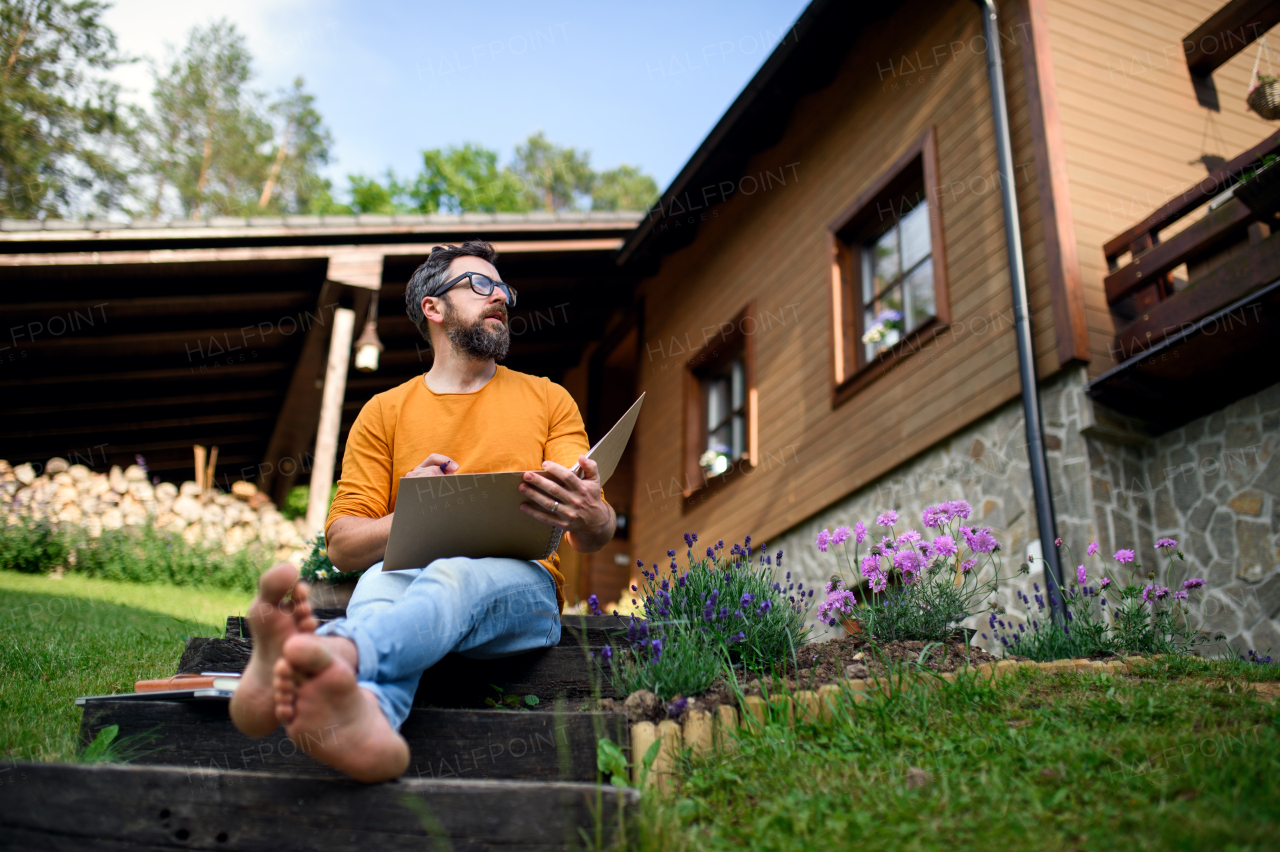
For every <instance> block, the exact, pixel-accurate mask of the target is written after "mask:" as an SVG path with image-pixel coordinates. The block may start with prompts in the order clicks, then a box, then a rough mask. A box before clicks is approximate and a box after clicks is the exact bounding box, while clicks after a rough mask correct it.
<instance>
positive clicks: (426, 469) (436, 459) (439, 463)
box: [405, 453, 458, 476]
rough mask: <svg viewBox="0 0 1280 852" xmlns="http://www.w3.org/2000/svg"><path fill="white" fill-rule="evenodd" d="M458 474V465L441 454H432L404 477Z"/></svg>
mask: <svg viewBox="0 0 1280 852" xmlns="http://www.w3.org/2000/svg"><path fill="white" fill-rule="evenodd" d="M457 472H458V463H457V462H456V461H454V460H453V459H451V458H449V457H448V456H446V455H442V454H441V453H432V454H431V455H429V456H427V457H426V459H425V460H423V462H422V464H420V465H418V466H417V467H415V468H414V469H413V470H411V471H409V472H408V473H406V474H405V476H445V475H447V474H450V473H457Z"/></svg>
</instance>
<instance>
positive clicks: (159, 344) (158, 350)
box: [15, 321, 312, 369]
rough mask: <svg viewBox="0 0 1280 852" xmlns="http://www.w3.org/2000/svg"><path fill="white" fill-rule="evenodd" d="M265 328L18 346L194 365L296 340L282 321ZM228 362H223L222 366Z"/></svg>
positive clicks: (20, 343)
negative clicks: (176, 359) (175, 358)
mask: <svg viewBox="0 0 1280 852" xmlns="http://www.w3.org/2000/svg"><path fill="white" fill-rule="evenodd" d="M268 325H269V326H270V327H269V328H268V329H266V330H263V329H262V328H260V327H259V326H257V325H253V324H250V325H245V326H241V327H239V328H193V329H190V330H187V331H147V332H139V333H136V334H111V335H101V336H85V337H51V338H48V339H45V338H43V337H41V338H37V339H36V340H35V341H34V342H28V341H23V340H21V339H19V340H18V341H17V343H16V344H15V345H16V346H24V345H25V346H30V347H32V348H34V349H39V350H40V352H41V353H42V354H44V355H50V354H52V355H55V356H63V357H91V358H98V359H100V358H102V356H103V353H105V352H110V353H111V354H112V355H114V356H128V355H186V356H187V358H188V360H189V361H190V362H191V364H192V367H193V368H195V367H198V366H199V363H200V362H201V361H204V360H208V359H210V358H213V359H217V358H219V357H223V356H227V355H230V354H231V353H234V352H241V351H248V350H252V349H258V348H265V349H279V348H281V347H285V346H289V345H290V344H292V343H293V339H294V338H293V334H296V333H297V330H298V329H299V327H303V328H305V327H309V326H310V325H312V323H311V322H310V321H307V322H306V323H305V325H303V324H301V323H300V324H298V325H295V326H294V330H293V332H292V333H286V332H285V331H284V329H283V328H282V327H281V326H280V324H279V323H274V322H273V323H269V324H268ZM222 366H224V365H219V369H221V368H222Z"/></svg>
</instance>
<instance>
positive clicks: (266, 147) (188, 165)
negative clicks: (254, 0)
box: [143, 20, 330, 218]
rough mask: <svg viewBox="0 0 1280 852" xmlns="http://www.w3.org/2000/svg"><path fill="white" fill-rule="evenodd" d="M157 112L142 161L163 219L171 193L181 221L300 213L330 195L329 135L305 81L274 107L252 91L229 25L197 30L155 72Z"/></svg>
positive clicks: (243, 53)
mask: <svg viewBox="0 0 1280 852" xmlns="http://www.w3.org/2000/svg"><path fill="white" fill-rule="evenodd" d="M153 76H154V78H155V89H154V91H153V92H152V97H153V99H154V102H155V111H154V115H152V116H151V117H150V118H149V119H148V121H147V130H148V134H147V135H148V139H149V144H148V145H147V146H146V148H145V149H144V153H143V157H144V160H145V161H146V162H147V165H148V166H149V167H150V170H151V173H152V176H153V179H154V181H155V187H154V192H153V195H152V199H151V203H150V212H151V215H152V216H159V215H160V213H161V211H162V210H163V209H164V207H165V206H166V204H165V199H166V196H167V195H169V194H173V195H176V196H177V200H178V204H179V206H180V207H181V209H182V212H183V214H184V215H186V216H188V217H190V218H198V217H200V216H202V215H222V216H246V215H252V214H255V213H261V212H263V211H264V210H265V209H269V210H271V211H273V212H303V211H308V210H311V209H314V207H315V206H316V205H317V204H318V203H325V202H324V195H325V193H327V192H328V191H329V187H328V185H327V184H326V182H325V181H324V180H323V179H321V178H320V177H319V175H318V174H317V173H316V169H317V168H319V167H320V166H322V165H324V164H325V163H327V162H328V159H329V144H330V138H329V133H328V131H327V130H326V129H325V128H324V126H323V124H322V122H321V118H320V115H319V113H318V112H317V111H316V109H315V107H314V101H315V99H314V97H313V96H312V95H309V94H307V93H306V92H305V91H304V89H303V81H302V79H301V78H299V79H298V80H296V81H295V83H294V86H293V88H292V89H291V90H288V91H286V92H284V93H283V94H282V96H281V98H280V99H279V100H277V101H276V102H275V103H271V104H268V103H266V99H265V97H264V96H263V95H262V94H260V93H258V92H254V91H252V90H250V89H249V81H250V79H251V78H252V76H253V70H252V58H251V57H250V55H249V51H248V48H247V46H246V45H245V39H244V36H243V35H241V34H240V33H239V32H238V31H237V30H236V28H235V25H233V24H230V23H228V22H227V21H226V20H222V21H218V22H216V23H213V24H210V25H209V26H207V27H195V28H193V29H192V30H191V34H190V36H189V38H188V42H187V45H186V47H185V48H184V49H183V51H182V53H181V54H180V55H175V56H173V57H172V58H171V60H170V63H169V67H168V69H167V70H165V71H163V72H161V71H160V70H154V71H153Z"/></svg>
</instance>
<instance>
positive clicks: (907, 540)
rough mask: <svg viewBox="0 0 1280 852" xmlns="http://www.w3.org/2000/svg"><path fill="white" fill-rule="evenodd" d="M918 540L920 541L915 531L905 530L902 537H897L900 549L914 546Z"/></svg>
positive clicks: (918, 534)
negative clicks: (910, 545) (909, 545)
mask: <svg viewBox="0 0 1280 852" xmlns="http://www.w3.org/2000/svg"><path fill="white" fill-rule="evenodd" d="M919 540H920V533H918V532H916V531H915V530H907V531H906V532H904V533H903V534H902V535H900V536H898V547H902V546H904V545H908V544H914V543H915V542H917V541H919Z"/></svg>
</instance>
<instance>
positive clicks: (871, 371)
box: [831, 317, 943, 408]
mask: <svg viewBox="0 0 1280 852" xmlns="http://www.w3.org/2000/svg"><path fill="white" fill-rule="evenodd" d="M942 325H943V324H942V322H941V320H939V318H938V317H933V318H931V319H929V320H926V321H925V322H923V323H921V325H920V326H919V327H918V328H917V329H916V330H915V331H913V332H911V333H910V334H908V335H907V336H906V337H904V338H903V339H902V340H900V341H898V342H897V343H895V344H894V345H893V347H892V348H891V349H886V350H885V351H884V352H881V353H880V354H879V355H877V356H876V357H875V359H873V360H872V361H870V362H868V363H866V364H864V365H863V366H861V367H859V368H858V371H857V372H855V373H854V374H853V375H851V376H849V378H847V379H845V380H844V381H843V382H841V383H840V384H839V385H836V386H835V387H834V388H833V389H832V392H831V407H832V408H837V407H839V406H840V405H843V404H844V403H845V402H847V401H849V400H850V399H852V398H853V397H854V396H856V395H857V394H859V393H860V392H861V391H862V390H863V389H865V388H866V387H868V386H870V385H871V384H873V383H874V382H875V381H876V380H878V379H880V378H881V377H882V376H884V375H886V374H887V373H891V372H893V371H894V370H896V369H897V368H898V366H899V365H900V364H901V363H902V362H903V361H905V360H906V359H907V358H910V357H911V356H912V355H914V354H916V353H917V352H919V351H920V350H922V349H924V348H926V346H927V345H928V344H929V343H930V342H932V341H933V340H935V339H936V338H937V336H938V335H939V334H940V333H941V332H942V328H941V327H940V326H942ZM926 336H927V337H928V339H927V340H925V338H926ZM858 345H860V346H861V345H862V344H861V343H859V344H858Z"/></svg>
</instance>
